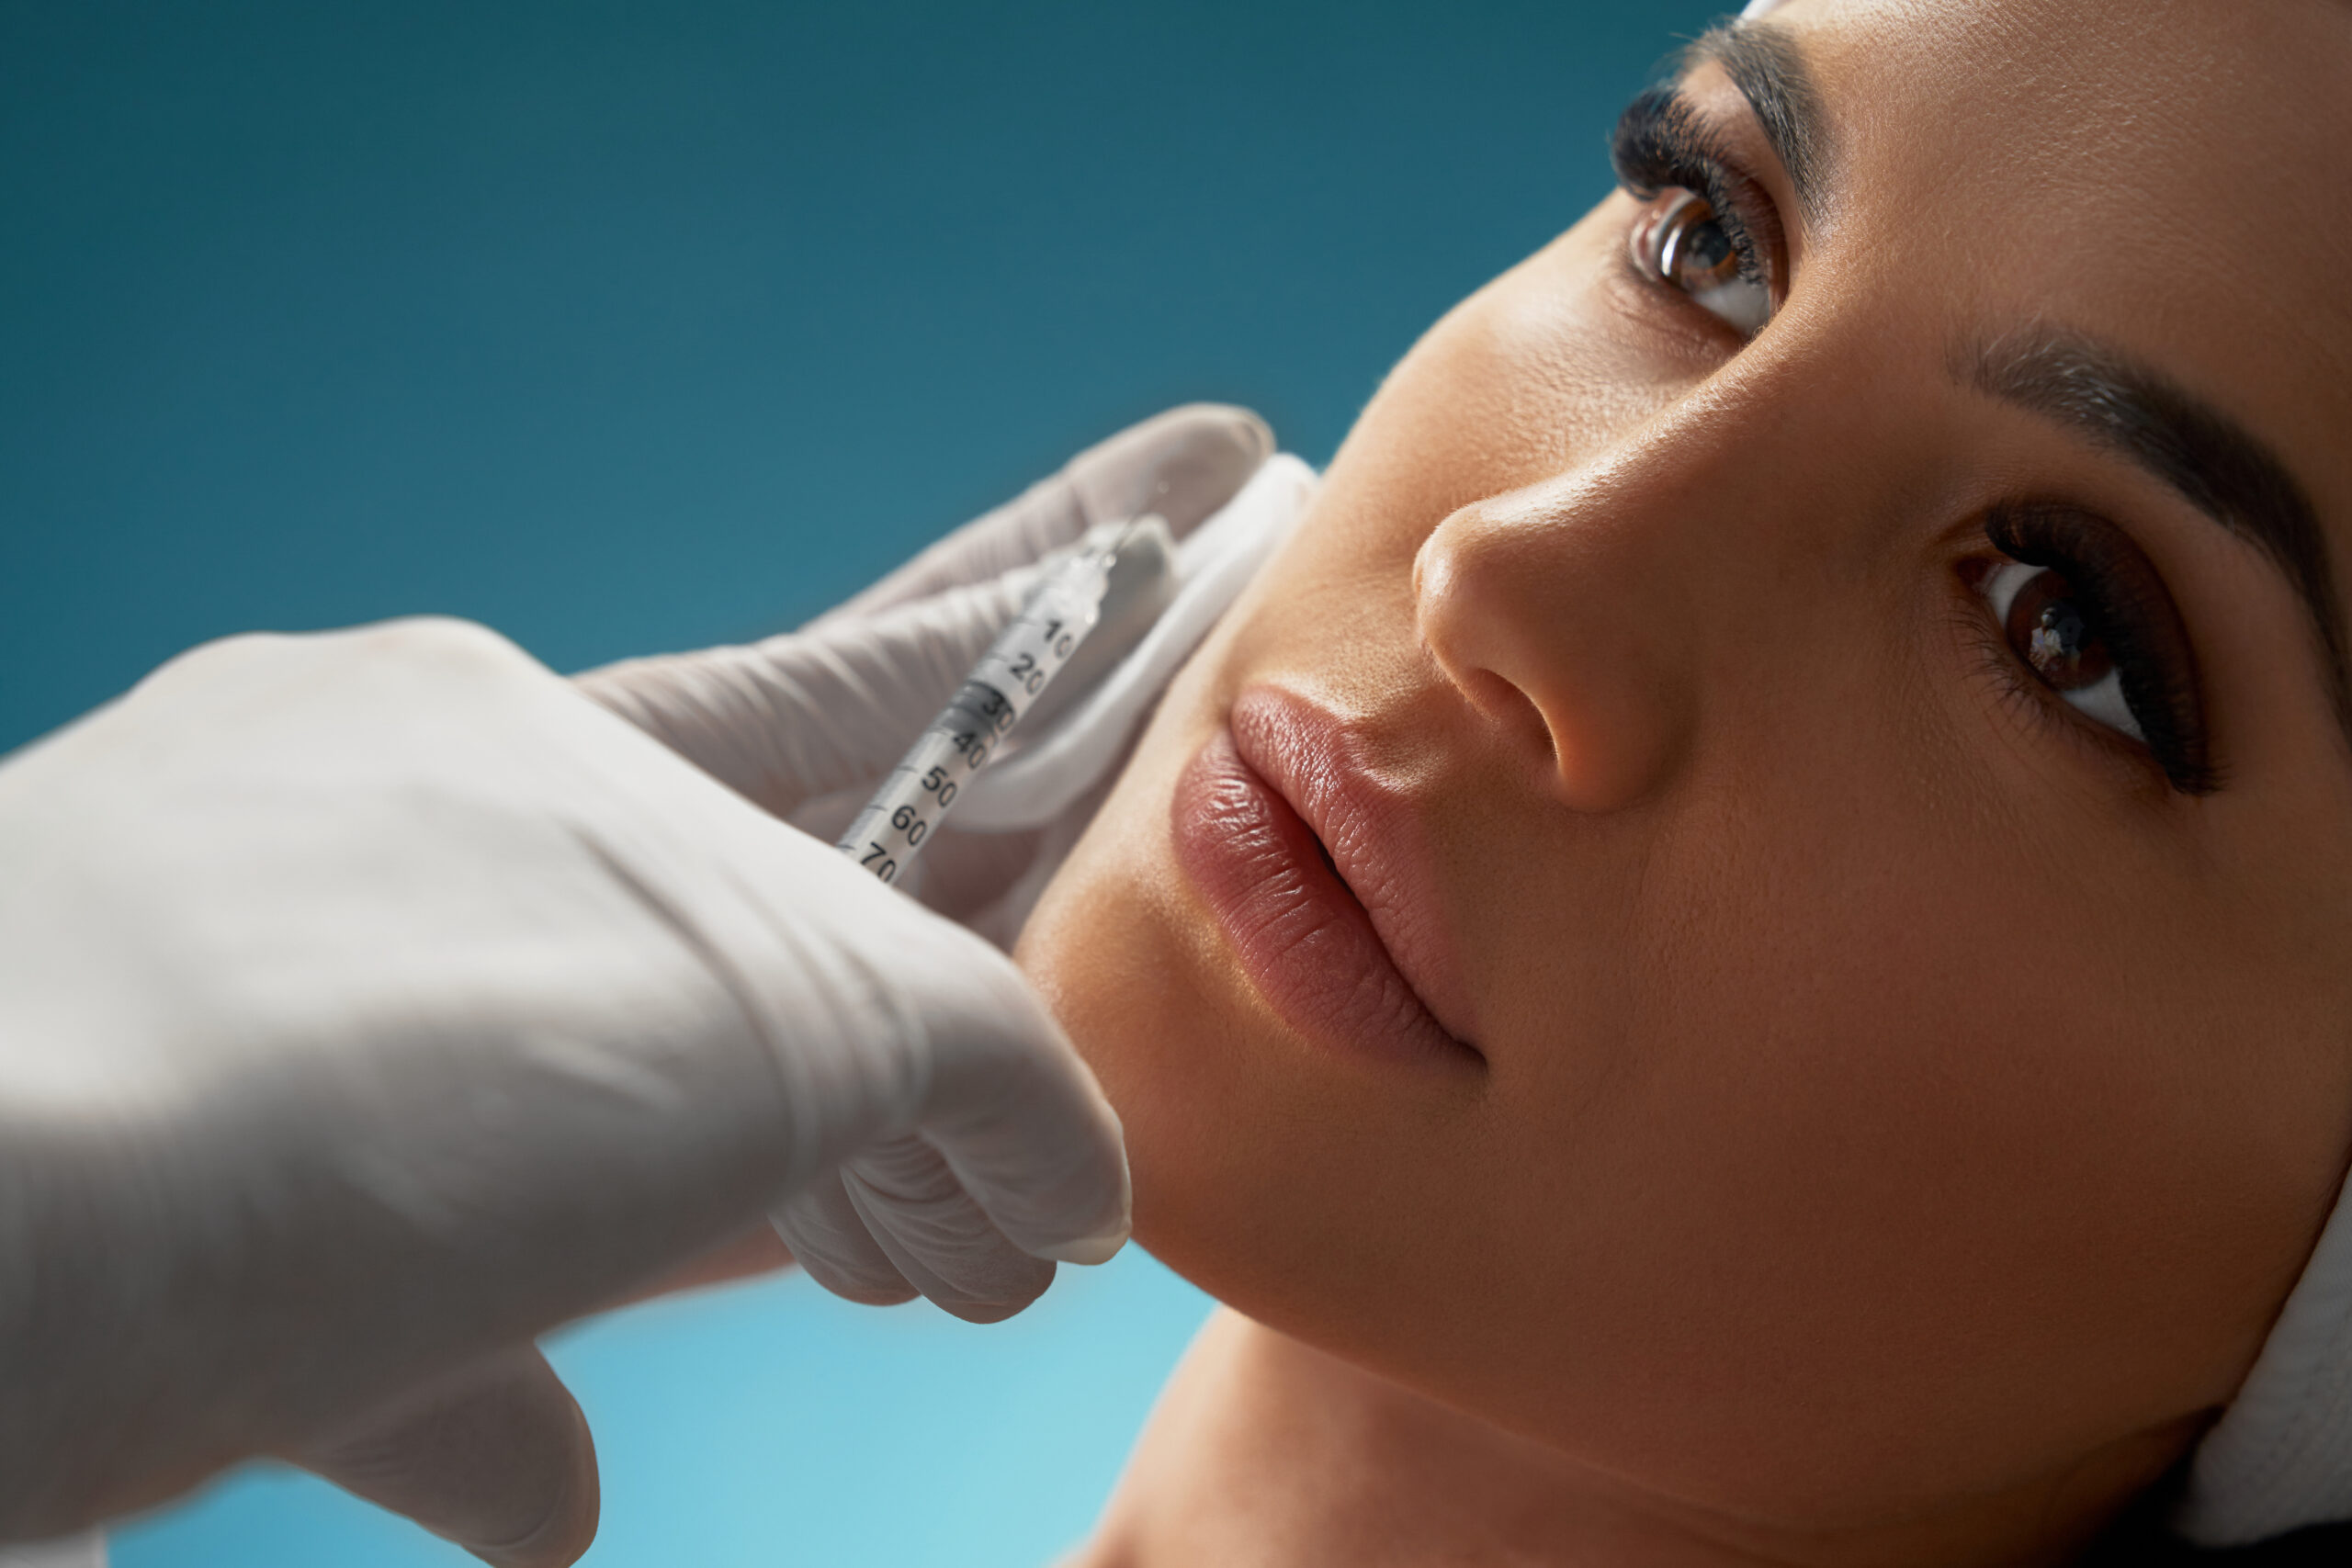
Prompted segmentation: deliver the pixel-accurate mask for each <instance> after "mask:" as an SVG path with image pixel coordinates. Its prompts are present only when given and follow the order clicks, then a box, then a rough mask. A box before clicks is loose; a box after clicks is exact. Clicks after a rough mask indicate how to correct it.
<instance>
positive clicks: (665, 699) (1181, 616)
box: [579, 404, 1313, 1293]
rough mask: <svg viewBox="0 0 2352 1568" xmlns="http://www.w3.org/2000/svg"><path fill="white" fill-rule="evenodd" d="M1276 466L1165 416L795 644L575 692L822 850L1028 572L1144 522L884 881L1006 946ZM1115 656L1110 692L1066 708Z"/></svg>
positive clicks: (1285, 513)
mask: <svg viewBox="0 0 2352 1568" xmlns="http://www.w3.org/2000/svg"><path fill="white" fill-rule="evenodd" d="M1272 453H1273V436H1272V433H1271V432H1269V431H1268V430H1267V428H1266V425H1265V423H1264V422H1263V421H1261V419H1259V418H1258V416H1257V415H1256V414H1254V413H1251V412H1249V411H1248V410H1246V409H1238V408H1231V407H1226V406H1223V405H1217V404H1193V405H1190V406H1188V407H1184V408H1179V409H1173V410H1170V411H1169V412H1166V413H1163V414H1160V415H1159V416H1158V417H1156V418H1154V419H1150V420H1147V421H1145V422H1144V423H1141V424H1137V425H1134V426H1132V427H1130V428H1129V429H1127V430H1125V431H1123V432H1121V433H1120V434H1117V435H1114V436H1113V437H1111V438H1110V439H1109V440H1107V441H1104V442H1103V443H1101V444H1100V445H1098V446H1093V447H1091V448H1089V449H1088V450H1087V451H1085V452H1082V453H1080V455H1079V456H1078V457H1075V458H1073V459H1071V460H1070V462H1069V465H1068V466H1066V467H1065V468H1063V469H1062V470H1061V471H1060V472H1059V473H1057V474H1055V475H1053V476H1052V477H1051V478H1049V479H1044V480H1041V481H1040V482H1038V483H1037V484H1035V485H1033V486H1031V487H1030V489H1029V490H1028V491H1025V492H1023V494H1022V495H1021V496H1020V497H1018V498H1017V499H1016V500H1014V501H1012V502H1009V503H1007V504H1006V505H1004V506H1001V507H999V508H997V509H996V510H995V511H993V512H990V513H988V514H987V515H985V516H983V517H980V518H978V520H976V521H974V522H972V523H969V524H967V525H965V526H963V527H962V528H959V529H957V530H956V532H954V533H953V534H950V535H948V536H946V537H945V538H944V539H941V540H940V541H939V542H938V543H937V544H934V545H933V546H932V547H930V548H929V549H927V550H925V551H923V552H922V554H921V555H919V556H917V557H916V558H914V559H913V560H911V561H910V562H909V563H907V564H906V565H905V566H903V567H901V568H899V570H897V571H895V572H893V573H891V574H890V575H889V576H888V577H886V578H884V579H883V580H882V581H880V582H878V583H876V584H875V585H874V586H873V587H872V588H869V589H867V590H866V591H865V592H863V593H860V594H859V595H857V596H856V597H855V598H854V599H852V600H850V601H849V602H848V603H847V604H842V605H841V606H840V607H839V608H837V609H834V610H832V611H830V612H829V613H827V614H826V615H821V616H820V617H819V618H818V619H816V620H814V621H812V622H810V623H809V625H808V626H804V627H802V628H801V629H800V630H799V631H797V632H794V633H790V634H786V635H785V636H782V637H770V638H768V639H766V640H765V641H763V642H759V643H754V644H752V645H750V646H747V647H741V648H717V649H705V650H703V651H700V652H696V653H686V654H676V655H671V656H667V657H663V658H658V659H639V660H629V661H628V662H625V663H621V664H615V665H610V666H607V667H605V669H602V670H596V671H590V672H588V673H586V674H584V675H582V676H580V677H579V680H580V682H581V684H582V689H584V690H585V691H587V692H588V694H590V695H592V696H594V698H595V699H596V700H597V701H598V702H601V703H603V704H605V705H606V706H607V707H610V708H611V709H612V710H613V711H614V712H616V713H617V714H620V715H621V716H624V717H626V718H628V719H629V720H630V721H631V722H632V723H635V724H637V725H638V726H639V727H640V728H643V729H645V730H646V731H647V733H649V734H651V735H654V736H657V737H659V738H660V739H662V740H663V741H664V742H666V743H667V744H669V745H670V746H672V747H673V748H674V749H675V750H677V751H678V752H679V753H680V754H681V755H682V756H684V757H686V758H688V759H689V760H690V761H694V762H695V764H697V765H698V766H700V767H702V768H704V769H705V770H707V772H709V773H711V774H712V775H713V776H714V777H717V778H718V779H721V780H723V781H725V782H726V783H727V784H730V785H732V786H733V787H734V788H736V789H737V790H739V791H741V793H742V794H743V795H746V796H747V797H749V798H750V799H752V800H753V801H755V802H757V803H758V804H759V805H761V806H763V807H766V808H767V809H768V810H769V811H771V812H774V813H775V815H777V816H779V817H783V818H786V819H788V820H790V821H792V822H794V823H796V824H797V825H799V826H801V827H803V828H806V829H809V831H810V832H811V833H813V834H815V835H817V836H818V837H820V838H824V839H826V840H831V839H832V838H833V837H834V836H836V835H837V834H838V833H839V832H840V831H841V830H842V829H843V828H845V827H847V826H848V824H849V821H850V818H852V817H854V815H855V814H856V812H857V809H858V808H859V807H861V806H863V805H864V804H865V799H866V797H867V796H868V795H870V794H871V793H872V791H873V789H874V787H875V786H876V784H877V783H878V782H879V781H880V779H881V777H882V775H883V774H884V773H886V772H888V769H889V768H890V767H891V766H893V765H894V764H895V763H896V762H897V761H899V757H900V756H901V755H903V754H904V752H905V751H906V749H907V747H908V745H909V743H910V742H911V741H912V740H913V739H914V738H915V735H916V734H917V732H918V731H920V730H921V729H922V727H923V725H925V724H926V723H928V722H929V721H930V719H931V718H932V717H933V715H935V714H936V713H937V712H938V711H939V708H940V705H942V704H943V703H944V702H945V701H946V700H947V698H948V696H949V695H950V694H952V693H953V692H954V691H955V689H956V684H957V683H958V682H960V681H961V680H962V679H963V678H964V676H965V674H966V673H967V671H969V670H970V668H971V667H972V665H973V664H974V663H975V662H977V661H978V659H979V657H980V655H981V654H982V653H983V652H985V651H986V650H987V649H988V646H989V643H990V642H991V641H992V640H994V638H995V637H996V635H997V633H998V632H999V631H1000V630H1001V629H1002V627H1003V626H1004V624H1005V623H1006V622H1007V621H1008V620H1010V619H1011V618H1012V616H1013V615H1015V614H1017V613H1018V612H1019V610H1020V608H1021V605H1022V603H1023V600H1024V598H1025V597H1026V595H1027V592H1028V590H1029V588H1030V587H1031V586H1032V585H1033V584H1034V583H1035V581H1036V578H1037V563H1038V562H1039V561H1040V560H1042V559H1043V558H1046V556H1047V555H1049V554H1050V553H1052V552H1054V551H1056V550H1058V549H1062V548H1064V547H1068V546H1069V545H1070V544H1072V543H1074V542H1075V541H1076V540H1077V539H1078V537H1079V536H1080V535H1081V534H1083V533H1084V532H1085V531H1086V530H1087V529H1088V528H1090V527H1091V526H1093V525H1095V524H1097V523H1103V522H1110V521H1113V520H1115V519H1124V518H1126V517H1128V516H1131V515H1132V514H1134V513H1136V512H1137V511H1138V510H1144V511H1150V512H1155V513H1159V515H1160V516H1161V517H1163V518H1164V519H1165V520H1166V521H1167V522H1168V524H1169V525H1170V530H1171V531H1172V533H1173V534H1174V535H1175V536H1176V537H1177V539H1178V540H1180V541H1182V543H1181V544H1180V545H1179V547H1178V548H1177V551H1176V556H1175V558H1173V559H1170V560H1168V561H1167V562H1166V568H1167V570H1166V572H1165V574H1164V576H1163V577H1161V578H1160V579H1159V580H1158V581H1152V580H1150V579H1149V578H1148V562H1146V563H1138V564H1139V565H1141V566H1143V567H1145V569H1146V570H1145V571H1144V572H1142V573H1138V574H1137V575H1138V579H1139V580H1138V581H1124V578H1125V575H1126V574H1125V570H1124V569H1123V573H1122V576H1123V581H1121V582H1120V583H1119V585H1118V587H1117V588H1115V589H1114V598H1119V599H1122V600H1123V601H1124V603H1125V605H1126V607H1127V609H1128V610H1129V611H1130V612H1132V613H1129V614H1125V615H1123V614H1122V613H1121V611H1120V608H1119V606H1117V605H1114V606H1113V607H1111V608H1110V609H1109V610H1107V611H1106V615H1105V619H1104V623H1103V625H1102V626H1100V627H1098V628H1097V629H1096V631H1095V632H1094V633H1093V635H1092V637H1090V638H1089V640H1088V641H1087V643H1086V644H1085V645H1084V646H1083V647H1082V648H1081V649H1080V651H1079V653H1078V656H1077V658H1076V659H1075V660H1073V661H1072V665H1071V668H1070V669H1069V670H1068V671H1064V672H1063V674H1062V675H1061V676H1060V677H1059V679H1058V680H1057V683H1056V684H1055V685H1054V686H1053V687H1052V688H1051V689H1049V690H1048V691H1047V692H1046V695H1045V697H1044V698H1043V699H1042V700H1041V701H1040V703H1039V704H1038V705H1037V706H1036V707H1035V709H1033V710H1032V712H1031V714H1030V716H1029V717H1028V718H1027V719H1026V720H1024V721H1023V728H1022V729H1021V730H1020V731H1019V732H1018V733H1017V734H1016V735H1015V737H1014V742H1013V747H1012V749H1010V750H1008V751H1007V753H1006V755H1005V757H1004V759H1003V760H1001V761H998V762H996V763H994V764H992V765H991V767H990V769H989V772H988V773H983V774H982V775H981V776H980V778H979V779H978V781H977V783H976V784H974V785H973V786H972V787H971V789H969V790H968V791H967V795H966V797H965V799H964V800H963V802H961V803H959V805H958V807H957V808H956V813H955V815H953V816H951V817H950V818H948V819H947V823H946V825H945V827H944V829H942V830H941V831H939V832H937V833H934V834H933V836H932V838H931V839H930V840H929V841H928V842H927V843H926V844H925V846H924V849H923V855H922V860H920V861H919V862H917V863H916V864H915V866H914V868H913V870H914V875H913V876H911V877H908V876H902V877H901V878H900V880H899V884H898V886H899V888H900V890H901V891H903V892H910V893H913V894H914V895H915V896H916V897H920V898H921V899H922V901H923V902H924V903H926V904H928V905H930V906H931V907H932V908H936V909H938V910H940V911H941V912H942V913H944V914H947V915H949V916H951V917H953V918H955V919H958V920H961V921H962V922H964V923H965V924H967V925H968V926H970V927H971V928H972V929H973V930H975V931H979V932H981V933H982V934H983V935H986V936H988V937H989V939H990V940H991V941H993V942H997V943H998V944H999V945H1001V946H1004V947H1008V948H1009V947H1010V946H1011V945H1012V939H1013V937H1014V936H1015V935H1017V934H1018V933H1019V931H1020V928H1021V922H1022V921H1023V919H1025V918H1026V916H1027V914H1028V911H1029V908H1030V907H1031V906H1032V905H1033V904H1034V903H1035V901H1036V897H1037V895H1038V894H1039V892H1041V891H1042V890H1043V888H1044V886H1045V884H1046V880H1047V879H1048V878H1049V877H1050V876H1051V874H1052V873H1053V870H1054V868H1055V867H1056V866H1057V865H1058V864H1059V863H1060V862H1061V859H1062V857H1063V856H1064V855H1065V854H1066V853H1068V852H1069V848H1070V846H1071V845H1072V844H1073V843H1074V842H1076V840H1077V838H1078V835H1079V833H1080V830H1082V829H1084V827H1085V825H1086V822H1087V820H1088V819H1089V818H1091V816H1092V815H1093V812H1094V808H1095V807H1096V806H1098V805H1099V804H1100V803H1101V800H1102V796H1103V793H1104V792H1105V790H1106V789H1107V788H1108V785H1109V784H1110V782H1111V777H1112V775H1113V774H1114V772H1115V771H1116V764H1117V762H1118V761H1119V760H1120V758H1121V757H1122V756H1123V755H1124V754H1125V744H1126V741H1127V740H1128V739H1130V737H1131V735H1132V732H1133V730H1134V729H1135V728H1136V725H1137V723H1138V722H1139V720H1140V719H1141V717H1142V716H1143V713H1144V711H1145V710H1146V709H1147V708H1148V705H1149V704H1150V703H1151V702H1152V701H1153V700H1155V699H1156V698H1157V696H1158V694H1159V688H1160V687H1161V686H1162V685H1164V684H1165V683H1166V682H1167V680H1168V678H1169V676H1170V675H1171V674H1172V673H1173V672H1174V670H1175V667H1176V665H1177V664H1178V663H1179V662H1181V661H1182V658H1183V656H1184V655H1185V654H1186V653H1188V652H1189V651H1190V650H1191V649H1192V646H1193V644H1194V643H1195V642H1197V641H1198V640H1199V638H1200V637H1201V636H1202V635H1203V634H1204V632H1205V631H1206V630H1207V629H1208V626H1209V624H1210V622H1212V621H1213V620H1214V619H1215V618H1216V615H1218V614H1220V613H1221V612H1222V611H1223V610H1224V608H1225V606H1226V604H1228V603H1229V602H1230V601H1231V600H1232V598H1233V597H1234V595H1235V594H1237V593H1238V592H1239V591H1240V588H1241V586H1242V584H1243V583H1244V582H1246V581H1248V579H1249V577H1250V574H1251V573H1252V572H1253V571H1254V570H1256V568H1257V566H1258V565H1259V563H1260V562H1261V561H1262V560H1263V559H1264V558H1265V557H1266V555H1267V554H1269V553H1270V552H1271V551H1272V547H1273V546H1274V545H1275V544H1276V543H1277V542H1279V540H1280V539H1281V537H1282V536H1283V534H1284V533H1286V532H1287V530H1288V528H1289V525H1290V524H1291V523H1292V522H1293V521H1294V520H1295V517H1296V515H1297V513H1298V512H1299V510H1300V509H1301V508H1302V507H1303V506H1304V504H1305V502H1306V498H1307V495H1308V494H1309V493H1310V491H1311V490H1312V488H1313V474H1312V471H1311V470H1310V469H1308V468H1306V465H1305V464H1303V463H1300V462H1299V461H1298V460H1297V459H1296V458H1292V457H1283V458H1279V459H1274V460H1273V461H1272V462H1270V461H1269V458H1270V457H1272ZM1245 485H1246V486H1247V487H1248V491H1249V493H1248V494H1247V495H1244V494H1243V493H1242V492H1243V491H1244V487H1245ZM1237 497H1240V499H1239V500H1238V501H1237ZM1211 519H1214V522H1213V523H1211V522H1210V520H1211ZM1204 523H1208V524H1209V526H1206V527H1204V526H1203V525H1204ZM1170 599H1173V600H1174V607H1173V608H1172V609H1170V610H1169V611H1168V612H1167V613H1166V614H1165V615H1159V612H1160V610H1161V607H1162V606H1163V605H1164V604H1167V603H1168V602H1169V601H1170ZM1156 615H1159V619H1158V620H1157V621H1155V616H1156ZM1139 642H1141V643H1143V644H1144V646H1143V647H1142V648H1140V649H1136V644H1137V643H1139ZM1129 649H1136V657H1135V658H1134V659H1132V660H1128V661H1127V664H1126V665H1125V667H1123V668H1122V669H1121V670H1120V671H1119V679H1117V680H1116V681H1115V682H1113V684H1114V687H1115V689H1114V690H1111V691H1099V692H1096V693H1095V694H1093V698H1092V699H1091V700H1083V701H1080V702H1078V703H1076V704H1073V703H1072V702H1071V700H1070V699H1071V698H1072V697H1074V696H1079V695H1080V694H1082V693H1083V692H1084V690H1085V689H1086V688H1087V687H1088V685H1089V682H1090V681H1091V679H1092V677H1093V676H1094V675H1095V674H1097V673H1098V672H1099V671H1102V670H1103V668H1104V667H1105V666H1107V665H1108V664H1110V663H1111V662H1112V661H1113V660H1115V659H1116V658H1117V657H1118V656H1119V655H1121V654H1123V653H1125V652H1127V651H1128V650H1129ZM1073 732H1076V733H1073ZM1047 740H1054V741H1057V742H1059V744H1057V745H1055V746H1053V747H1051V748H1046V747H1045V746H1042V745H1041V742H1044V741H1047ZM974 829H981V830H978V831H975V830H974ZM783 1228H784V1229H785V1231H786V1239H787V1240H789V1241H794V1242H796V1243H797V1245H796V1247H795V1249H794V1250H795V1252H796V1254H799V1255H801V1256H802V1261H803V1262H804V1263H806V1264H808V1265H809V1267H810V1269H811V1271H812V1272H815V1273H817V1274H819V1275H820V1278H825V1279H826V1280H827V1282H828V1283H832V1284H835V1285H836V1286H837V1288H843V1289H846V1290H848V1291H849V1292H851V1293H860V1288H859V1287H858V1286H857V1285H856V1283H855V1282H854V1280H849V1279H845V1278H844V1279H836V1278H834V1277H833V1276H832V1275H831V1274H830V1273H829V1272H828V1270H827V1269H826V1265H825V1252H826V1249H825V1248H824V1247H822V1245H821V1242H820V1238H819V1237H818V1236H817V1235H813V1234H811V1233H809V1232H808V1231H806V1230H802V1229H797V1228H796V1227H795V1226H793V1225H792V1224H786V1225H785V1226H784V1227H783Z"/></svg>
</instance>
